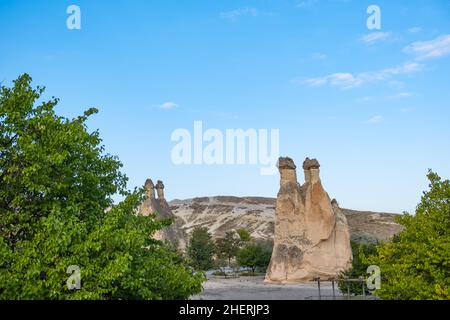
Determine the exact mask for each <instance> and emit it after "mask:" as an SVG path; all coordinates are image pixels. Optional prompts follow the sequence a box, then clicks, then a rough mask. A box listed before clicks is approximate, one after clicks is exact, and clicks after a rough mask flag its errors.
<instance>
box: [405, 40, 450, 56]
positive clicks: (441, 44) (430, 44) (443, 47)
mask: <svg viewBox="0 0 450 320" xmlns="http://www.w3.org/2000/svg"><path fill="white" fill-rule="evenodd" d="M403 50H404V52H406V53H409V54H413V55H415V56H416V60H417V61H423V60H430V59H436V58H441V57H444V56H447V55H449V54H450V34H447V35H442V36H439V37H437V38H436V39H433V40H429V41H418V42H414V43H412V44H410V45H409V46H407V47H406V48H404V49H403Z"/></svg>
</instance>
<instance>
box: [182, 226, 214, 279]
mask: <svg viewBox="0 0 450 320" xmlns="http://www.w3.org/2000/svg"><path fill="white" fill-rule="evenodd" d="M187 251H188V256H189V258H190V260H191V264H192V266H193V267H194V268H196V269H198V270H204V271H206V270H209V269H211V268H213V267H214V252H215V245H214V241H213V240H212V237H211V234H210V233H209V232H208V229H207V228H203V227H197V228H195V229H194V231H193V232H192V235H191V238H190V241H189V245H188V250H187Z"/></svg>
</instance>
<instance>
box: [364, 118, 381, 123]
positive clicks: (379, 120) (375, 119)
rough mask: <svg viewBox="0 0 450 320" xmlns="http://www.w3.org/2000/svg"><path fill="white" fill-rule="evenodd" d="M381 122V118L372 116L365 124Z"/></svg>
mask: <svg viewBox="0 0 450 320" xmlns="http://www.w3.org/2000/svg"><path fill="white" fill-rule="evenodd" d="M383 120H384V117H383V116H373V117H372V118H370V119H369V120H367V121H365V123H368V124H380V123H382V122H383Z"/></svg>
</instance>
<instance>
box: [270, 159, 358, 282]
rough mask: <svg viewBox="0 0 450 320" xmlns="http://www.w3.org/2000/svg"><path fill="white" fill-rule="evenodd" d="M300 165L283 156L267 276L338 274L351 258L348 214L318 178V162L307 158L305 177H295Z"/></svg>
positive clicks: (297, 277) (281, 278) (291, 278)
mask: <svg viewBox="0 0 450 320" xmlns="http://www.w3.org/2000/svg"><path fill="white" fill-rule="evenodd" d="M296 168H297V167H296V165H295V163H294V161H293V160H292V159H291V158H280V159H279V161H278V169H279V171H280V191H279V193H278V197H277V206H276V220H275V221H276V222H275V236H274V249H273V253H272V259H271V262H270V265H269V268H268V270H267V274H266V282H275V283H290V282H305V281H310V280H312V279H313V278H315V277H321V278H330V277H335V276H336V275H338V274H339V273H340V272H341V271H343V270H345V269H347V268H349V267H350V266H351V261H352V251H351V247H350V232H349V228H348V224H347V220H346V218H345V216H344V214H343V213H342V212H341V210H340V209H339V206H338V205H337V201H333V203H332V201H331V200H330V198H329V196H328V194H327V193H326V192H325V190H324V188H323V186H322V182H321V181H320V164H319V162H318V161H317V160H316V159H309V158H306V160H305V162H304V163H303V170H304V175H305V183H304V184H303V185H301V186H300V185H299V183H298V182H297V173H296Z"/></svg>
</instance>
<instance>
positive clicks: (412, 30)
mask: <svg viewBox="0 0 450 320" xmlns="http://www.w3.org/2000/svg"><path fill="white" fill-rule="evenodd" d="M421 31H422V28H421V27H412V28H409V29H408V32H409V33H419V32H421Z"/></svg>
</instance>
